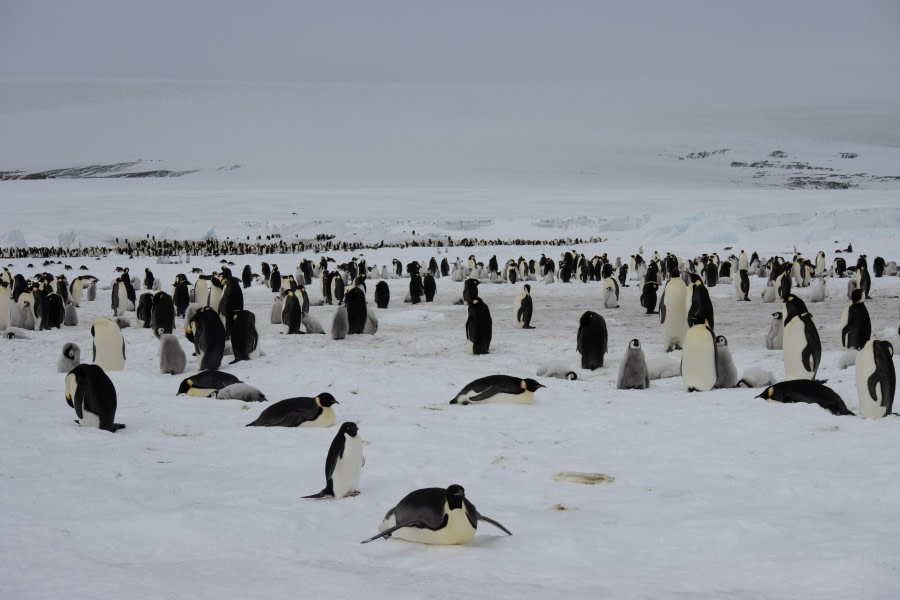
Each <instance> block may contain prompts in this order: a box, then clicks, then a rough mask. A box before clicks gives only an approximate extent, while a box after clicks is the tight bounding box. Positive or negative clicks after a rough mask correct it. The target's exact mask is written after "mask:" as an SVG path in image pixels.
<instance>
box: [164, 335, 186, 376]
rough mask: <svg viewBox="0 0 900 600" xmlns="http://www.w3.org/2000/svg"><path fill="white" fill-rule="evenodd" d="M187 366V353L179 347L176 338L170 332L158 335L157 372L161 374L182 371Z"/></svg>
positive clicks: (174, 373)
mask: <svg viewBox="0 0 900 600" xmlns="http://www.w3.org/2000/svg"><path fill="white" fill-rule="evenodd" d="M186 368H187V355H186V354H185V353H184V350H183V349H182V348H181V343H180V342H179V341H178V338H177V337H175V336H174V335H173V334H171V333H162V334H160V336H159V372H160V373H162V374H163V375H165V374H169V375H177V374H178V373H184V370H185V369H186Z"/></svg>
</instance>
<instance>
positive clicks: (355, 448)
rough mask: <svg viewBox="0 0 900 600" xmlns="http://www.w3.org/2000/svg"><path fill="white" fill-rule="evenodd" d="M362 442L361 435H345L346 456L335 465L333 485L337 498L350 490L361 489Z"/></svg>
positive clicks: (332, 475) (332, 478) (332, 476)
mask: <svg viewBox="0 0 900 600" xmlns="http://www.w3.org/2000/svg"><path fill="white" fill-rule="evenodd" d="M363 462H365V461H364V459H363V450H362V442H361V441H360V439H359V436H356V437H350V436H348V435H344V456H343V457H342V458H340V459H339V460H338V461H337V464H336V465H335V466H334V473H332V474H331V485H332V488H333V490H334V497H335V498H343V497H344V496H346V495H347V494H348V493H350V492H356V491H358V490H359V475H360V471H362V467H363Z"/></svg>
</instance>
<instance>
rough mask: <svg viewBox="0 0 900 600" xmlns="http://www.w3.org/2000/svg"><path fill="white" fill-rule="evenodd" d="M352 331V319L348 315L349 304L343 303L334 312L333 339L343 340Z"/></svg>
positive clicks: (332, 323)
mask: <svg viewBox="0 0 900 600" xmlns="http://www.w3.org/2000/svg"><path fill="white" fill-rule="evenodd" d="M348 333H350V321H349V318H348V317H347V306H346V305H344V304H341V305H340V306H338V307H337V310H336V311H335V312H334V320H333V321H332V322H331V339H333V340H342V339H344V338H346V337H347V334H348Z"/></svg>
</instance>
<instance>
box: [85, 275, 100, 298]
mask: <svg viewBox="0 0 900 600" xmlns="http://www.w3.org/2000/svg"><path fill="white" fill-rule="evenodd" d="M85 298H87V301H88V302H93V301H94V300H96V299H97V279H96V278H94V279H93V280H92V281H91V282H90V283H89V284H88V286H87V291H86V292H85Z"/></svg>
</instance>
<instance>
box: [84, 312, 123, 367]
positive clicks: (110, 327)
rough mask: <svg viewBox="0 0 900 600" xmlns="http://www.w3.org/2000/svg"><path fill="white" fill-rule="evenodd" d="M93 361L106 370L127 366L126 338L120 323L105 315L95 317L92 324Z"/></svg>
mask: <svg viewBox="0 0 900 600" xmlns="http://www.w3.org/2000/svg"><path fill="white" fill-rule="evenodd" d="M91 336H92V337H93V338H94V343H93V351H94V354H93V361H94V364H96V365H99V366H100V367H101V368H102V369H103V370H104V371H121V370H122V369H124V368H125V338H124V337H123V336H122V330H121V329H119V325H118V324H117V323H116V322H115V321H113V320H111V319H107V318H105V317H98V318H96V319H94V322H93V323H92V324H91Z"/></svg>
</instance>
